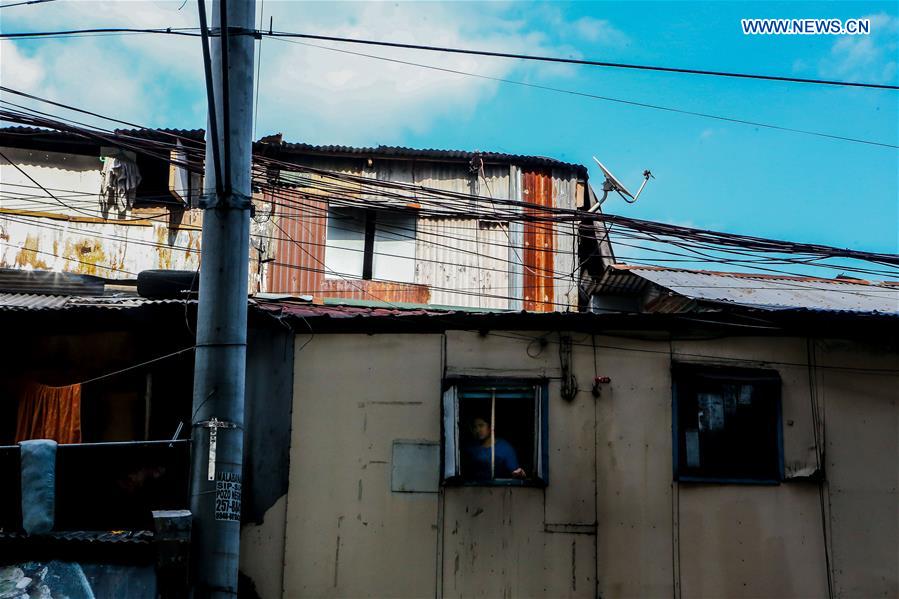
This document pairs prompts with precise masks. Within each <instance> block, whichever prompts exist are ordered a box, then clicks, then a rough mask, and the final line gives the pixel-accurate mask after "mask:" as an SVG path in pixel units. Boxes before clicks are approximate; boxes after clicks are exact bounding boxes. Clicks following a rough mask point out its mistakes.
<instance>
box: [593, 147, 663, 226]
mask: <svg viewBox="0 0 899 599" xmlns="http://www.w3.org/2000/svg"><path fill="white" fill-rule="evenodd" d="M593 160H594V161H596V164H597V165H599V169H600V170H601V171H602V173H603V174H604V175H605V176H606V179H605V181H603V183H602V198H600V200H599V201H598V202H596V204H594V205H593V206H591V207H590V210H589V212H596V211H597V210H599V207H600V206H602V203H603V202H605V201H606V198H607V197H608V196H609V192H610V191H614V192H615V193H617V194H618V195H620V196H621V199H623V200H624V201H625V202H627V203H628V204H633V203H634V202H636V201H637V198H638V197H640V194H641V193H643V188H644V187H646V184H647V183H648V182H649V179H650V177H652V178H653V179H655V177H654V176H653V174H652V173H651V172H650V171H649V170H645V171H643V183H641V184H640V189H638V190H637V193H636V194H633V193H631V192H630V191H629V190H628V188H627V187H625V186H624V184H622V183H621V181H619V180H618V177H616V176H615V175H613V174H612V171H610V170H609V169H607V168H606V167H605V165H604V164H603V163H602V162H600V161H599V160H597V158H596V156H594V157H593Z"/></svg>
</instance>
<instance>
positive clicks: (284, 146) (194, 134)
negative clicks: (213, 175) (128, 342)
mask: <svg viewBox="0 0 899 599" xmlns="http://www.w3.org/2000/svg"><path fill="white" fill-rule="evenodd" d="M115 133H116V134H117V135H127V136H129V137H135V138H140V139H147V140H156V141H171V140H172V135H177V136H178V137H182V138H186V139H193V140H197V141H202V140H203V139H204V136H205V131H204V130H203V129H116V131H115ZM3 135H41V136H52V137H57V138H58V139H61V140H62V139H67V140H76V141H78V140H80V141H84V142H85V143H97V142H96V141H94V140H90V139H86V138H84V137H81V136H80V135H75V134H72V133H63V132H59V131H53V130H50V129H39V128H36V127H0V136H3ZM253 145H254V146H255V147H256V148H257V149H268V150H269V151H275V152H283V153H288V154H319V155H327V156H351V157H357V158H364V157H369V156H378V157H382V158H411V159H430V160H441V161H444V160H449V161H453V162H466V161H470V160H471V159H472V158H475V157H480V158H483V159H484V160H485V161H487V162H505V163H514V164H518V165H521V166H532V167H544V168H562V169H566V170H571V171H575V172H577V173H578V174H580V175H581V176H583V177H585V178H586V176H587V168H586V167H585V166H583V165H581V164H575V163H571V162H563V161H561V160H557V159H555V158H549V157H546V156H526V155H522V154H505V153H502V152H479V151H468V150H441V149H437V148H409V147H404V146H383V145H379V146H367V147H354V146H341V145H313V144H307V143H288V142H282V143H281V144H275V143H266V142H259V141H257V142H254V144H253Z"/></svg>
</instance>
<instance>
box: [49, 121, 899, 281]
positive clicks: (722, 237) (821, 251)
mask: <svg viewBox="0 0 899 599" xmlns="http://www.w3.org/2000/svg"><path fill="white" fill-rule="evenodd" d="M67 129H68V130H71V131H74V132H78V133H80V134H83V135H88V136H90V135H95V134H93V133H91V132H90V131H89V130H86V129H80V128H73V127H67ZM172 136H173V137H175V138H177V137H178V136H177V135H174V134H172ZM100 139H103V140H105V141H107V142H110V143H117V142H119V139H118V138H117V137H116V136H113V137H109V136H100ZM132 139H135V140H136V141H139V142H140V144H141V146H135V149H136V150H139V151H140V150H144V148H147V147H156V146H159V145H160V144H158V143H155V142H149V141H147V140H137V138H132ZM197 145H198V146H199V145H200V143H199V142H198V143H197ZM165 147H166V148H167V149H168V148H170V147H171V145H169V146H165ZM199 151H200V149H199V148H197V152H199ZM160 159H161V160H170V156H162V157H160ZM255 162H256V167H255V168H257V169H260V170H257V176H258V177H262V178H263V180H265V179H266V178H268V177H269V176H270V173H269V170H268V169H270V168H275V169H278V170H281V171H288V172H294V173H299V175H298V176H297V177H298V178H295V179H286V180H284V182H285V183H286V184H287V185H288V186H297V185H299V186H306V187H309V188H311V189H313V190H316V189H317V190H319V191H320V192H321V193H322V196H321V197H318V198H315V199H316V200H319V201H320V200H322V199H323V198H324V197H326V198H327V200H328V201H329V203H334V202H337V203H338V204H339V202H340V201H344V202H345V203H346V205H350V206H353V205H355V206H362V205H364V204H359V193H363V194H365V195H369V196H371V195H372V194H374V195H377V196H378V197H380V198H387V199H388V200H390V199H391V198H393V199H400V200H401V201H403V202H406V203H408V202H416V203H418V202H425V203H427V202H432V201H439V203H438V204H436V205H437V206H440V208H439V209H433V208H431V209H427V210H422V211H420V213H421V214H426V215H430V216H450V217H456V218H466V217H467V218H497V217H498V218H500V219H501V220H509V221H511V220H525V221H533V222H558V223H561V222H572V221H577V222H584V221H589V220H599V221H604V222H606V223H607V224H614V225H616V226H618V228H619V230H620V229H621V228H625V229H630V230H633V231H636V232H639V233H641V234H642V235H643V236H644V237H645V238H646V237H648V238H650V239H652V240H655V241H661V240H660V239H658V237H657V236H664V237H674V238H679V239H681V240H683V241H685V242H691V243H699V244H709V243H712V244H715V245H716V246H717V245H721V246H729V247H736V248H740V249H741V250H750V251H755V252H768V253H772V252H774V253H776V252H781V253H790V254H796V253H805V254H807V255H809V256H810V257H814V256H817V257H820V258H851V259H859V260H867V261H871V262H875V263H881V264H889V265H897V264H899V259H897V257H896V256H895V255H893V254H877V253H870V252H858V251H855V250H846V249H839V248H833V247H830V246H822V245H817V244H799V243H794V242H785V241H779V240H771V239H765V238H759V237H753V236H746V235H737V234H730V233H721V232H715V231H708V230H702V229H693V228H686V227H676V226H673V225H667V224H664V223H656V222H653V221H641V220H638V219H630V218H625V217H619V216H613V215H604V214H595V213H590V214H587V213H584V212H583V211H578V210H574V209H567V208H553V207H548V206H538V205H537V204H534V203H530V202H522V201H518V200H510V199H497V198H491V197H486V198H485V197H482V196H476V195H472V194H463V193H460V192H449V191H446V190H440V189H436V188H427V187H424V186H421V185H415V184H408V183H400V182H392V181H377V182H375V181H372V180H371V179H368V178H365V177H360V176H356V175H351V174H347V173H335V172H332V171H327V170H322V169H314V168H311V167H303V166H300V165H297V164H294V163H289V162H284V161H279V160H274V159H271V158H265V157H258V158H257V159H256V161H255ZM278 177H279V180H280V179H283V175H282V174H279V175H278ZM315 177H318V179H315ZM323 179H327V181H323ZM335 192H337V193H335ZM341 194H343V200H341ZM429 198H433V200H431V199H429ZM452 202H465V203H467V204H468V205H471V203H472V202H476V203H478V202H482V203H483V202H489V203H490V204H491V205H492V206H494V207H495V206H497V205H501V206H505V207H506V209H507V212H506V213H504V214H501V215H497V214H495V212H496V210H494V211H493V212H491V213H484V212H479V211H473V212H472V211H471V210H467V211H466V210H460V209H459V208H458V207H455V208H453V207H452V206H451V205H452ZM368 205H370V206H371V207H373V208H382V209H393V210H396V209H397V206H396V205H390V204H386V205H378V204H375V203H370V204H368ZM447 207H449V208H447ZM522 209H525V212H527V211H528V210H530V212H532V213H534V214H530V213H527V214H522V212H521V210H522Z"/></svg>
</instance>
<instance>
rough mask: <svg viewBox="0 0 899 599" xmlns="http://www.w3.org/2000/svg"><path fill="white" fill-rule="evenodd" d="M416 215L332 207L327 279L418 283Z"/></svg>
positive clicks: (329, 225)
mask: <svg viewBox="0 0 899 599" xmlns="http://www.w3.org/2000/svg"><path fill="white" fill-rule="evenodd" d="M416 223H417V216H416V214H414V213H412V214H406V213H402V212H389V211H384V210H364V209H361V208H345V207H336V206H332V207H329V208H328V226H327V234H326V244H325V268H326V273H325V276H326V277H336V278H346V277H349V278H356V279H363V280H372V279H377V280H384V281H398V282H403V283H412V282H414V281H415V234H416Z"/></svg>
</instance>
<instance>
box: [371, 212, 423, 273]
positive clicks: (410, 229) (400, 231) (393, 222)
mask: <svg viewBox="0 0 899 599" xmlns="http://www.w3.org/2000/svg"><path fill="white" fill-rule="evenodd" d="M416 221H417V216H416V215H415V214H414V213H413V214H402V213H396V212H379V213H378V216H377V220H376V221H375V247H374V251H375V255H374V258H373V261H372V278H375V279H382V280H387V281H402V282H404V283H412V282H414V281H415V227H416Z"/></svg>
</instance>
